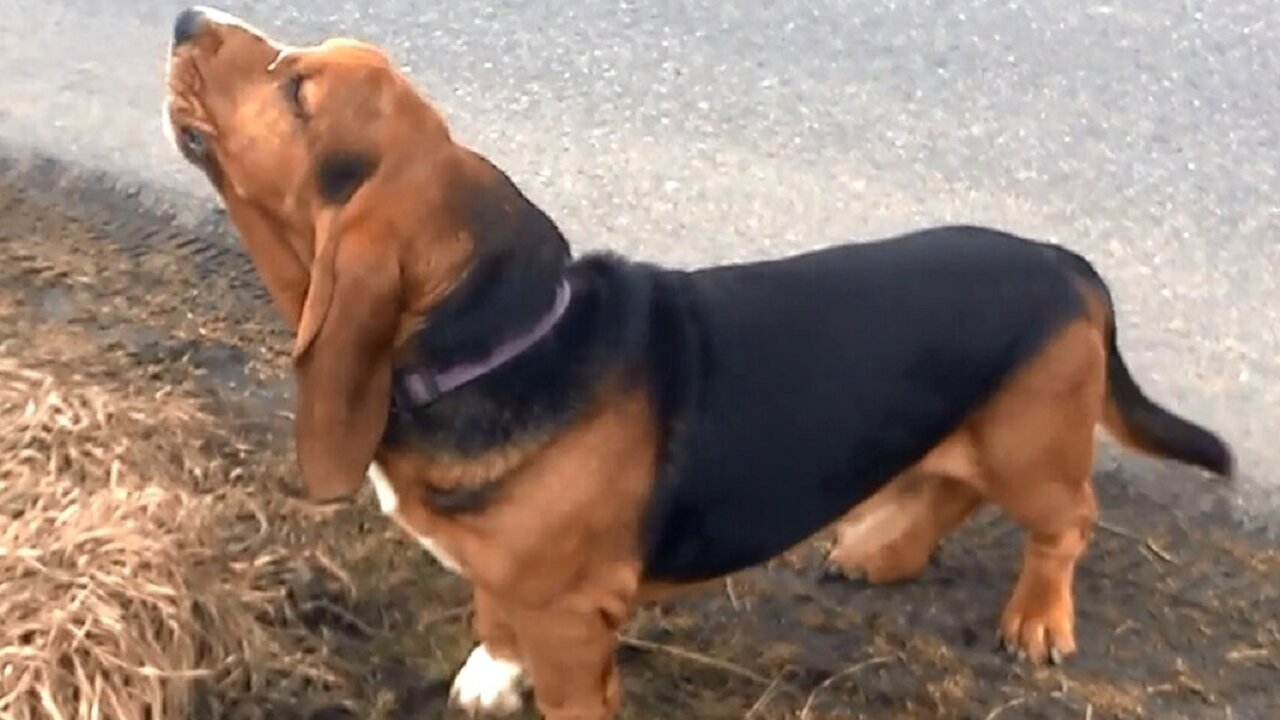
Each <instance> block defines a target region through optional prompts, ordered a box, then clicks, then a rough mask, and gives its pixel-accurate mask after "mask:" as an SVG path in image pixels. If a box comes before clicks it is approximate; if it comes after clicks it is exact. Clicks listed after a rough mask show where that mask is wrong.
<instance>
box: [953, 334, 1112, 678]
mask: <svg viewBox="0 0 1280 720" xmlns="http://www.w3.org/2000/svg"><path fill="white" fill-rule="evenodd" d="M1105 359H1106V358H1105V354H1104V349H1103V343H1102V336H1101V334H1100V333H1099V332H1098V331H1097V329H1096V328H1094V327H1091V326H1090V325H1088V324H1087V323H1075V324H1073V325H1070V326H1068V327H1067V328H1065V329H1064V330H1063V332H1062V333H1061V334H1060V335H1059V336H1058V338H1056V339H1055V340H1054V341H1053V342H1051V343H1050V344H1049V345H1047V346H1046V348H1045V350H1044V352H1042V353H1041V355H1040V356H1039V357H1038V358H1037V359H1036V360H1035V361H1033V362H1032V363H1030V364H1028V365H1027V366H1026V367H1024V368H1023V369H1022V371H1021V372H1020V373H1019V375H1017V376H1015V377H1014V378H1013V379H1012V380H1011V381H1010V382H1009V383H1008V385H1007V386H1006V388H1005V389H1004V390H1003V391H1001V393H1000V394H999V395H997V397H996V398H995V399H994V401H993V402H992V403H991V404H990V405H989V407H988V408H986V409H985V410H984V411H983V413H981V414H980V416H979V418H978V420H977V424H976V426H975V436H976V437H978V438H980V441H979V444H978V446H977V447H978V451H979V459H980V464H981V466H982V467H983V468H984V469H985V475H986V479H987V483H986V488H987V496H988V497H989V498H990V500H991V502H993V503H995V504H996V505H998V506H999V507H1000V508H1001V509H1002V510H1003V511H1004V512H1005V513H1007V514H1008V515H1009V517H1011V518H1012V519H1013V520H1014V521H1015V522H1017V523H1018V524H1019V525H1021V526H1022V527H1023V528H1025V529H1026V531H1027V540H1026V549H1025V552H1024V555H1023V561H1022V571H1021V572H1020V574H1019V575H1018V580H1017V583H1016V584H1015V586H1014V589H1013V592H1012V594H1011V595H1010V597H1009V601H1008V603H1007V605H1006V606H1005V609H1004V613H1003V615H1002V617H1001V620H1000V629H999V634H1000V637H1001V639H1002V640H1003V642H1004V646H1005V648H1006V649H1007V650H1009V651H1011V652H1016V653H1017V654H1019V655H1020V656H1021V655H1025V656H1026V657H1027V658H1028V659H1030V660H1031V661H1032V662H1034V663H1040V662H1043V661H1045V660H1052V661H1055V662H1056V661H1060V660H1062V659H1063V658H1065V657H1066V656H1067V655H1070V654H1071V653H1073V652H1075V649H1076V640H1075V605H1074V601H1073V595H1072V586H1073V582H1074V576H1075V566H1076V563H1077V562H1078V561H1079V559H1080V556H1081V555H1082V554H1083V553H1084V551H1085V547H1086V546H1087V545H1088V541H1089V536H1090V534H1091V533H1092V530H1093V526H1094V523H1095V521H1096V519H1097V514H1098V506H1097V501H1096V499H1095V498H1094V493H1093V485H1092V478H1091V474H1092V471H1093V461H1094V455H1095V451H1096V449H1095V439H1094V432H1095V427H1096V426H1097V424H1098V421H1099V420H1100V419H1101V417H1102V410H1103V398H1104V395H1105V387H1106V368H1105Z"/></svg>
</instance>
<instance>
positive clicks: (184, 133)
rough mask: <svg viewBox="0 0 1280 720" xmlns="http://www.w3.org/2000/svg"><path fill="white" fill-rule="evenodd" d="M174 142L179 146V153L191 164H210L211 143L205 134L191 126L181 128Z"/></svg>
mask: <svg viewBox="0 0 1280 720" xmlns="http://www.w3.org/2000/svg"><path fill="white" fill-rule="evenodd" d="M174 142H175V143H176V144H177V146H178V152H180V153H182V156H183V157H184V158H186V159H187V160H188V161H190V162H191V163H193V164H195V165H200V166H203V165H204V164H205V163H207V162H208V160H209V141H208V139H207V138H206V136H205V134H204V133H203V132H201V131H199V130H197V129H195V128H193V127H191V126H190V125H183V126H180V127H179V128H178V129H177V132H176V134H175V136H174Z"/></svg>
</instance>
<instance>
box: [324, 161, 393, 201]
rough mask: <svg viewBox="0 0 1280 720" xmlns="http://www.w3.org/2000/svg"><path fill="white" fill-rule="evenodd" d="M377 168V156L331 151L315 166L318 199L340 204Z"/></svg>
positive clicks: (354, 192) (353, 193) (349, 197)
mask: <svg viewBox="0 0 1280 720" xmlns="http://www.w3.org/2000/svg"><path fill="white" fill-rule="evenodd" d="M377 168H378V160H377V158H375V157H373V156H371V155H369V154H367V153H361V152H331V153H329V154H327V155H325V156H324V157H323V158H321V159H320V163H319V165H318V166H317V167H316V189H317V190H318V192H319V195H320V199H321V200H323V201H324V202H326V203H328V204H330V205H341V204H342V203H345V202H346V201H347V200H350V199H351V196H352V195H355V194H356V190H358V189H360V186H361V185H363V184H364V183H365V181H366V180H368V179H369V178H370V177H371V176H372V175H373V172H374V170H376V169H377Z"/></svg>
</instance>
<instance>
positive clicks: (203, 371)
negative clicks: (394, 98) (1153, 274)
mask: <svg viewBox="0 0 1280 720" xmlns="http://www.w3.org/2000/svg"><path fill="white" fill-rule="evenodd" d="M20 174H21V175H22V176H23V178H24V179H23V184H21V185H20V184H17V182H16V181H15V180H14V178H15V177H17V176H18V175H20ZM5 178H8V179H7V180H6V179H5ZM33 178H34V179H33ZM209 229H210V230H211V237H208V238H206V236H205V235H202V236H200V237H196V236H194V235H192V234H190V233H187V232H185V231H183V230H180V229H176V228H175V227H174V226H172V225H170V224H168V223H166V222H165V219H164V218H159V217H152V216H148V215H145V214H143V213H141V212H139V211H138V210H137V209H136V208H133V207H131V206H130V205H129V204H128V203H127V201H126V200H118V199H113V198H109V197H106V196H97V195H94V194H93V193H92V192H90V191H87V190H85V189H83V188H81V189H79V190H76V191H75V192H70V191H68V190H67V189H66V188H61V187H58V186H57V183H54V182H52V181H50V180H49V178H47V177H46V178H44V179H43V180H42V179H41V177H40V176H39V174H38V173H37V174H36V175H32V173H31V169H30V168H25V169H22V172H21V173H19V171H18V169H17V168H15V167H12V166H4V165H3V164H0V310H2V311H3V322H4V323H5V327H6V333H5V342H4V351H5V352H6V353H10V354H14V355H29V356H30V359H31V360H32V361H33V362H39V363H41V364H42V366H53V367H60V368H62V370H64V371H66V372H73V373H76V374H79V375H87V376H93V377H95V378H96V379H98V380H100V381H102V382H104V383H113V384H116V385H119V386H122V387H126V388H129V389H130V391H131V392H133V393H135V394H137V393H164V394H168V393H179V394H185V395H188V396H190V397H193V398H197V399H199V400H200V401H202V402H203V403H204V407H205V408H206V410H207V412H208V413H209V414H210V416H211V417H212V418H213V419H214V420H215V421H216V422H217V423H218V424H219V426H220V427H221V430H219V433H220V434H218V435H217V436H216V437H212V436H211V437H210V438H208V439H206V440H204V441H201V442H200V446H201V451H202V452H214V453H218V454H220V455H222V456H224V457H225V459H226V462H227V463H228V464H230V465H234V466H236V468H238V469H239V470H240V471H239V472H231V473H229V475H228V477H231V478H234V479H235V480H234V481H235V482H237V483H241V484H243V485H244V486H245V487H246V488H248V489H249V490H251V491H252V492H254V493H257V494H259V495H260V496H261V498H262V507H263V508H264V509H265V512H266V513H267V516H268V517H269V518H270V522H269V523H268V526H269V530H268V531H266V532H265V534H264V531H263V529H262V528H263V524H262V523H261V521H260V519H259V518H253V517H243V516H229V517H228V518H226V524H225V535H226V539H225V542H226V546H227V548H228V550H227V551H228V552H235V548H237V547H238V546H239V545H241V544H242V540H243V538H242V536H245V537H247V536H250V535H251V536H252V537H254V538H257V540H255V541H256V542H267V543H274V545H275V547H277V548H278V550H279V553H281V554H287V555H288V556H289V557H291V558H292V560H291V561H290V562H289V563H287V564H285V565H284V566H283V567H285V568H287V569H286V570H282V571H281V572H280V573H278V575H277V576H275V577H273V578H272V580H271V582H273V583H275V589H277V590H278V591H279V593H280V597H281V598H282V602H284V603H287V604H288V605H289V607H290V608H291V610H292V612H290V613H289V614H288V616H287V617H288V618H289V619H288V620H287V622H290V623H293V625H294V626H295V627H290V628H282V630H286V629H287V630H288V631H289V632H291V633H293V635H294V636H296V637H298V638H300V640H299V642H300V643H301V649H300V651H301V652H305V653H307V654H309V655H310V656H311V657H312V658H314V659H317V661H321V662H324V663H327V664H328V666H329V667H330V668H331V671H332V679H331V680H330V681H329V682H325V683H316V682H315V681H314V680H309V681H306V682H303V681H301V680H300V681H299V682H298V683H297V684H296V685H288V684H287V683H286V685H285V686H284V687H278V688H271V689H270V691H269V692H265V693H262V694H260V695H254V696H246V697H245V698H241V699H240V700H239V702H238V704H237V707H238V710H237V717H245V718H253V717H264V718H265V717H271V718H282V719H285V718H300V719H301V718H335V719H336V718H345V717H352V718H368V717H374V718H378V717H384V718H409V717H440V716H441V713H442V712H443V698H444V695H445V693H446V689H447V681H448V676H449V674H450V672H451V671H452V670H453V669H454V668H456V667H457V666H458V665H459V664H460V663H461V661H462V660H463V659H464V657H465V655H466V653H467V651H468V649H469V640H468V636H467V630H466V620H467V613H468V608H467V588H466V586H465V585H464V584H463V583H462V582H461V581H460V580H458V579H456V578H453V577H452V576H449V575H447V574H445V573H443V572H441V571H439V570H438V569H437V568H436V567H435V566H434V565H433V564H432V563H431V561H430V560H429V559H428V558H427V557H425V555H423V554H422V553H420V552H417V551H416V548H415V547H414V546H412V545H410V544H409V543H407V542H406V540H405V538H403V537H401V536H400V534H399V533H398V532H397V531H395V530H393V529H392V528H391V527H390V526H389V523H387V522H386V521H385V520H384V519H382V518H381V517H379V516H378V515H376V514H375V513H374V512H373V511H372V503H371V502H370V501H369V500H370V499H369V498H368V497H362V498H361V501H360V502H359V503H357V504H356V505H354V506H350V507H345V508H341V509H338V510H333V511H329V512H327V513H325V514H324V515H317V514H316V512H315V511H311V510H306V509H304V508H301V507H300V504H298V503H295V502H293V501H291V500H290V499H289V494H290V493H291V492H292V490H291V488H292V482H293V466H292V459H291V456H290V454H289V453H290V449H289V444H288V418H287V409H288V407H289V404H288V401H287V397H288V393H289V387H290V386H289V383H288V380H287V378H286V377H285V376H284V375H283V370H284V369H285V368H286V367H287V363H286V361H285V358H286V355H285V351H286V349H287V347H288V342H287V338H286V336H285V335H284V333H283V332H282V329H281V328H280V327H279V325H278V324H277V323H276V321H275V319H274V317H273V316H272V314H271V310H270V308H269V307H268V305H267V303H266V301H265V298H264V296H263V294H262V292H261V289H260V287H259V286H258V284H257V280H256V278H255V277H254V276H253V274H252V272H251V270H250V269H249V266H248V264H247V262H246V260H245V259H244V257H243V256H242V255H241V254H240V253H239V252H238V251H236V250H235V249H234V245H233V244H232V243H231V242H230V239H229V238H228V237H227V236H225V235H224V236H221V237H218V234H217V233H216V232H213V231H214V230H216V229H217V224H216V223H213V224H211V225H210V228H209ZM72 346H74V347H78V348H82V349H83V348H89V350H87V351H86V350H81V351H78V352H70V351H67V350H65V348H67V347H72ZM190 450H192V448H185V449H184V448H174V452H185V451H190ZM1101 465H1102V467H1100V469H1099V477H1098V482H1097V486H1098V490H1099V494H1100V497H1101V500H1102V506H1103V525H1102V526H1100V527H1099V529H1098V531H1097V534H1096V536H1095V541H1094V543H1093V545H1092V546H1091V549H1090V551H1089V552H1088V554H1087V555H1086V557H1085V559H1084V560H1083V564H1082V566H1081V568H1080V571H1079V577H1078V583H1077V593H1076V597H1077V602H1078V612H1079V620H1078V632H1079V636H1080V645H1081V652H1080V653H1079V655H1077V656H1076V657H1075V658H1073V659H1072V660H1071V661H1070V662H1069V663H1068V664H1067V666H1066V667H1065V668H1061V669H1058V668H1048V669H1032V668H1030V667H1027V666H1024V665H1021V664H1018V663H1016V662H1013V661H1011V660H1009V659H1008V658H1006V657H1004V656H1003V655H1001V654H1000V653H997V652H996V651H995V639H994V631H995V624H996V620H997V618H998V616H999V612H1000V609H1001V605H1002V604H1003V602H1004V599H1005V596H1006V593H1007V592H1008V590H1009V588H1010V587H1011V583H1012V580H1013V577H1014V575H1013V574H1014V571H1015V568H1016V564H1017V560H1018V557H1019V555H1020V538H1019V535H1018V533H1016V532H1015V531H1014V529H1013V528H1012V527H1011V526H1010V525H1009V524H1008V523H1007V522H1005V521H1003V520H1002V519H1000V518H998V517H994V516H991V515H982V516H980V517H979V518H977V519H976V520H975V521H974V522H973V523H971V524H970V526H969V527H967V528H966V529H965V530H963V531H962V532H960V533H958V534H957V535H956V536H954V537H953V538H952V539H951V540H950V541H949V542H947V543H946V545H945V546H944V547H943V549H942V551H941V553H940V555H939V557H938V560H937V563H936V564H935V565H934V566H933V567H932V568H931V569H930V570H929V571H928V572H927V573H926V575H925V576H924V577H923V578H922V579H921V580H919V581H917V582H915V583H912V584H908V585H902V586H896V587H892V588H866V587H862V586H858V585H854V584H850V583H823V582H819V581H818V580H817V579H816V574H815V568H816V567H817V559H818V550H817V549H816V547H813V546H807V547H803V548H799V549H797V551H796V552H794V553H792V554H791V555H790V556H788V557H786V558H782V559H779V560H778V561H776V562H774V563H772V564H771V565H770V566H769V567H767V568H760V569H756V570H753V571H751V572H748V573H745V574H743V575H741V576H739V577H735V578H733V579H732V580H731V581H730V582H728V583H726V584H725V585H724V586H723V588H722V589H720V590H718V591H715V592H709V593H707V594H704V595H701V596H697V597H690V598H687V599H684V600H681V601H679V602H673V603H670V604H668V605H664V606H662V607H654V608H648V609H646V610H645V611H644V612H643V613H642V614H641V616H640V617H638V618H637V620H636V621H635V623H634V624H633V625H632V626H631V627H630V628H628V631H627V632H628V635H629V638H630V640H629V641H628V643H627V646H626V647H625V648H624V650H623V653H622V661H623V666H624V673H625V677H626V703H627V710H626V712H625V714H624V717H625V718H630V719H633V720H634V719H639V718H652V719H657V718H662V719H664V720H665V719H667V718H706V719H708V720H719V719H721V718H724V719H728V718H761V719H765V720H768V719H773V718H804V719H806V720H807V719H813V720H817V719H819V718H821V719H825V720H835V719H837V718H956V719H960V718H974V719H976V720H995V719H996V718H1000V719H1002V720H1014V719H1016V718H1055V719H1056V718H1144V717H1150V718H1170V719H1173V718H1223V719H1234V718H1240V719H1242V720H1245V719H1256V720H1262V719H1263V718H1275V717H1280V612H1277V609H1278V608H1280V583H1277V578H1280V552H1277V550H1276V549H1275V548H1274V547H1269V546H1267V545H1265V544H1264V543H1263V542H1262V540H1261V539H1260V538H1254V537H1250V536H1247V535H1246V534H1244V533H1242V532H1240V531H1238V530H1236V529H1235V528H1234V527H1233V526H1232V523H1231V522H1230V521H1229V520H1228V519H1227V516H1226V514H1225V513H1222V512H1214V511H1213V510H1212V507H1213V503H1212V502H1208V503H1206V505H1207V507H1209V508H1210V510H1209V511H1207V512H1204V513H1197V514H1195V515H1194V516H1188V515H1186V514H1184V513H1180V512H1177V511H1175V509H1173V508H1170V507H1164V506H1160V505H1157V504H1154V503H1153V501H1151V500H1150V499H1148V498H1147V497H1146V495H1145V494H1143V493H1141V492H1138V491H1137V490H1135V488H1138V487H1140V486H1141V485H1142V484H1143V483H1152V482H1167V483H1184V484H1187V485H1188V486H1189V487H1193V486H1197V485H1199V486H1203V492H1204V493H1205V497H1206V498H1214V497H1221V496H1222V495H1223V494H1224V493H1229V492H1230V491H1229V489H1224V488H1213V487H1210V485H1209V484H1208V482H1207V481H1205V480H1203V479H1201V478H1200V477H1198V476H1196V475H1193V474H1191V473H1188V472H1185V471H1182V470H1179V469H1176V468H1175V469H1170V468H1168V467H1166V466H1160V465H1156V464H1154V463H1146V462H1139V461H1134V460H1131V459H1129V458H1124V459H1123V461H1122V462H1120V463H1116V462H1114V461H1110V460H1104V461H1103V462H1102V463H1101ZM202 489H203V490H207V491H215V490H217V488H202ZM244 542H247V541H244ZM263 622H264V623H267V624H271V623H273V622H286V620H281V619H279V618H263Z"/></svg>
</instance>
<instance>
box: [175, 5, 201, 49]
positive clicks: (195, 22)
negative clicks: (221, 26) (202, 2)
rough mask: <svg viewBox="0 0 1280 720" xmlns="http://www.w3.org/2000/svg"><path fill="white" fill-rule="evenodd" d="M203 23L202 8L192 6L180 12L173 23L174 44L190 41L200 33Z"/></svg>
mask: <svg viewBox="0 0 1280 720" xmlns="http://www.w3.org/2000/svg"><path fill="white" fill-rule="evenodd" d="M202 25H204V13H203V12H201V11H200V8H194V7H190V8H187V9H186V10H183V11H182V12H180V13H178V19H177V20H175V21H174V23H173V46H174V47H177V46H179V45H181V44H183V43H186V42H189V41H190V40H191V39H192V38H194V37H195V36H196V35H197V34H199V32H200V27H201V26H202Z"/></svg>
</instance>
